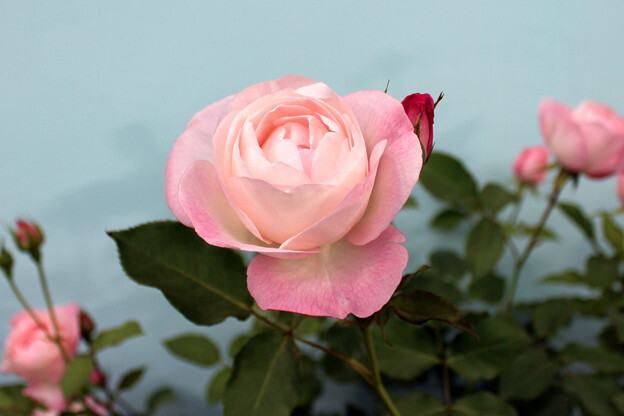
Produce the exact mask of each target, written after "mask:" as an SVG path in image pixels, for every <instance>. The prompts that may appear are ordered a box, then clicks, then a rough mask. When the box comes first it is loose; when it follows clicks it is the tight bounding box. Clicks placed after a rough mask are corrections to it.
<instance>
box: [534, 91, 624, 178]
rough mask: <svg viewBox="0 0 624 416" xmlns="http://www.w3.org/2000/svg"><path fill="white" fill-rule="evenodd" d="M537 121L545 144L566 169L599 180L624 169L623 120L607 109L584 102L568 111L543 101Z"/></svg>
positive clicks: (551, 101) (597, 104)
mask: <svg viewBox="0 0 624 416" xmlns="http://www.w3.org/2000/svg"><path fill="white" fill-rule="evenodd" d="M539 120H540V128H541V130H542V136H544V140H545V141H546V143H547V144H548V146H549V147H550V148H551V150H552V151H553V153H554V154H555V157H556V158H557V160H558V161H559V163H560V164H561V165H562V166H563V167H565V168H566V169H568V170H570V171H572V172H581V173H585V174H586V175H588V176H590V177H593V178H602V177H605V176H609V175H612V174H613V173H615V172H616V171H618V170H620V169H622V168H624V118H622V117H620V116H618V115H617V114H616V113H615V112H614V111H613V110H612V109H611V108H609V107H607V106H606V105H603V104H599V103H594V102H584V103H582V104H581V105H579V106H578V107H576V108H575V109H574V110H570V109H569V108H568V107H567V106H566V105H565V104H562V103H559V102H557V101H555V100H552V99H550V98H545V99H543V100H542V102H541V103H540V106H539Z"/></svg>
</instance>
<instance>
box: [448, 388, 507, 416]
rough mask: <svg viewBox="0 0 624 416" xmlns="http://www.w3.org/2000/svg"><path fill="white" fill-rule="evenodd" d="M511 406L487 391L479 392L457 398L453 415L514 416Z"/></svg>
mask: <svg viewBox="0 0 624 416" xmlns="http://www.w3.org/2000/svg"><path fill="white" fill-rule="evenodd" d="M516 415H517V413H516V411H515V410H514V408H513V407H511V406H510V405H509V404H507V403H505V402H504V401H503V400H502V399H500V398H499V397H496V396H495V395H493V394H492V393H489V392H485V391H482V392H479V393H476V394H473V395H471V396H466V397H463V398H461V399H459V400H458V401H457V402H456V403H455V404H454V405H453V416H516Z"/></svg>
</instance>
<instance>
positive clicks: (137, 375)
mask: <svg viewBox="0 0 624 416" xmlns="http://www.w3.org/2000/svg"><path fill="white" fill-rule="evenodd" d="M145 370H146V368H145V367H138V368H135V369H133V370H130V371H128V372H126V373H125V374H124V375H123V376H121V379H120V380H119V383H118V384H117V390H127V389H129V388H131V387H132V386H134V385H135V384H136V383H138V382H139V381H140V380H141V378H142V377H143V374H144V373H145Z"/></svg>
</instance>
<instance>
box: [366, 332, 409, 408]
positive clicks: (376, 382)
mask: <svg viewBox="0 0 624 416" xmlns="http://www.w3.org/2000/svg"><path fill="white" fill-rule="evenodd" d="M362 332H363V335H364V341H365V343H366V350H367V351H368V356H369V358H370V364H371V371H372V373H373V387H374V388H375V390H376V391H377V394H378V395H379V398H380V399H381V401H382V402H383V403H384V404H385V405H386V408H387V409H388V411H389V412H390V414H391V415H392V416H401V413H400V412H399V410H398V409H397V408H396V406H395V404H394V402H393V401H392V399H391V398H390V396H389V395H388V392H387V391H386V389H385V387H384V385H383V382H382V381H381V373H380V372H379V362H378V361H377V352H376V351H375V344H374V343H373V333H372V331H371V329H370V327H369V326H365V327H362Z"/></svg>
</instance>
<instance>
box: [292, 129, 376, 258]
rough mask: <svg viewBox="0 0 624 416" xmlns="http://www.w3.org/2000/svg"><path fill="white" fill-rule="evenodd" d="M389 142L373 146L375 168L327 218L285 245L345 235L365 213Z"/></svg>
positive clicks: (304, 244)
mask: <svg viewBox="0 0 624 416" xmlns="http://www.w3.org/2000/svg"><path fill="white" fill-rule="evenodd" d="M386 143H387V142H386V141H385V140H384V141H382V142H379V143H377V145H376V146H375V148H374V149H373V154H372V155H371V171H370V173H369V174H368V176H367V177H366V179H365V180H364V182H362V183H360V184H358V185H356V186H355V187H354V188H353V189H351V191H350V192H349V193H348V194H347V196H346V197H345V198H344V199H343V200H342V201H341V202H340V204H339V205H338V206H337V207H336V208H335V209H334V210H333V211H332V212H331V213H329V214H328V215H327V216H326V217H324V218H323V219H322V220H320V221H318V222H317V223H315V224H314V225H312V226H311V227H309V228H308V229H306V230H304V231H302V232H301V233H299V234H297V235H295V236H293V237H291V238H290V239H288V240H286V241H285V242H284V243H283V244H282V245H281V247H282V248H286V249H293V250H294V249H299V250H302V249H306V248H313V247H319V246H322V245H325V244H329V243H333V242H335V241H338V240H339V239H341V238H342V237H344V235H345V234H346V233H347V232H348V231H349V230H351V228H353V225H354V224H356V223H357V222H358V221H359V220H360V219H361V218H362V215H364V212H365V210H366V206H367V205H368V200H369V198H370V194H371V191H372V189H373V185H374V184H375V178H376V176H377V168H378V166H379V160H380V158H381V156H382V154H383V152H384V149H385V147H386Z"/></svg>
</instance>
